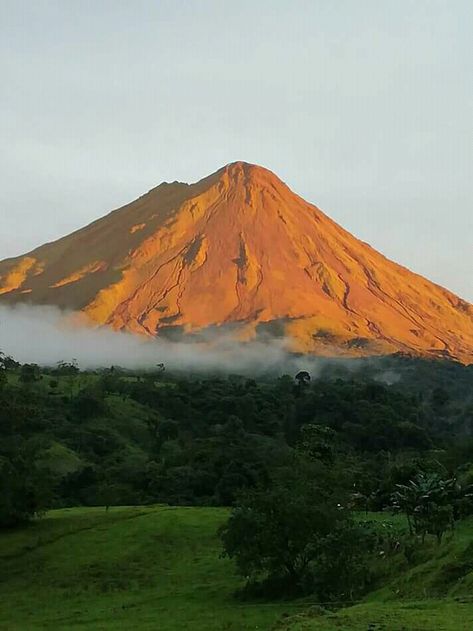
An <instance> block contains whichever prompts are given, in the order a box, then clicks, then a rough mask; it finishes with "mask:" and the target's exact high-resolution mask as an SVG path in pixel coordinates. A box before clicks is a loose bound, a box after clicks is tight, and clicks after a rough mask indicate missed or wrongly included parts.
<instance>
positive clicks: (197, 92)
mask: <svg viewBox="0 0 473 631" xmlns="http://www.w3.org/2000/svg"><path fill="white" fill-rule="evenodd" d="M472 42H473V2H471V0H412V1H411V0H280V1H278V0H239V1H238V2H234V1H233V0H232V1H230V0H193V1H191V0H154V1H151V0H148V1H143V0H141V1H140V0H133V2H130V0H126V1H122V0H80V1H77V0H57V1H55V0H49V1H47V0H0V219H1V223H0V259H1V258H5V257H7V256H13V255H17V254H20V253H23V252H25V251H27V250H29V249H31V248H33V247H34V246H36V245H39V244H41V243H43V242H45V241H50V240H52V239H55V238H57V237H59V236H61V235H63V234H66V233H68V232H70V231H72V230H74V229H76V228H78V227H80V226H82V225H84V224H86V223H88V222H90V221H92V220H93V219H96V218H97V217H99V216H101V215H103V214H105V213H107V212H108V211H110V210H112V209H113V208H115V207H118V206H120V205H122V204H124V203H126V202H127V201H130V200H132V199H134V198H135V197H137V196H138V195H140V194H142V193H143V192H145V191H147V190H149V189H150V188H152V187H153V186H156V185H157V184H159V183H160V182H161V181H163V180H166V181H173V180H181V181H189V182H190V181H195V180H198V179H200V178H201V177H203V176H205V175H207V174H209V173H211V172H213V171H215V170H217V169H218V168H219V167H221V166H222V165H224V164H226V163H228V162H231V161H234V160H246V161H249V162H255V163H258V164H262V165H264V166H266V167H268V168H270V169H272V170H273V171H275V172H276V173H277V174H278V175H279V176H280V177H281V178H282V179H283V180H284V181H286V182H287V183H288V184H289V185H290V186H291V188H292V189H293V190H295V191H296V192H297V193H299V194H300V195H302V196H303V197H304V198H306V199H307V200H308V201H311V202H313V203H316V204H317V205H318V206H320V207H321V208H322V209H323V210H324V211H325V212H326V213H327V214H329V215H330V216H331V217H332V218H334V219H335V220H336V221H338V222H339V223H341V224H342V225H343V226H344V227H345V228H347V229H348V230H350V231H351V232H353V233H354V234H355V235H357V236H358V237H360V238H362V239H363V240H365V241H368V242H369V243H370V244H371V245H373V246H374V247H375V248H377V249H378V250H380V251H382V252H383V253H384V254H386V255H387V256H389V257H390V258H393V259H395V260H397V261H398V262H400V263H403V264H405V265H407V266H408V267H410V268H412V269H413V270H415V271H417V272H419V273H421V274H423V275H425V276H427V277H429V278H431V279H432V280H434V281H436V282H439V283H440V284H443V285H445V286H448V287H449V288H451V289H452V290H454V291H455V292H456V293H458V294H460V295H461V296H463V297H464V298H466V299H469V300H470V301H473V172H472V171H473V168H472V165H473V72H472V70H473V68H472V66H473V43H472Z"/></svg>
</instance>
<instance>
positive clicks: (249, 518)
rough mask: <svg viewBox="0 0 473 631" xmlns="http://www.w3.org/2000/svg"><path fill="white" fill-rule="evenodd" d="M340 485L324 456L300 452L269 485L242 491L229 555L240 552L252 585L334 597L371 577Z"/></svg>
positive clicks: (229, 532)
mask: <svg viewBox="0 0 473 631" xmlns="http://www.w3.org/2000/svg"><path fill="white" fill-rule="evenodd" d="M335 489H336V485H335V484H334V480H333V479H331V477H330V473H329V472H328V470H327V469H326V468H325V467H324V466H323V465H322V464H321V463H310V464H309V463H307V462H306V461H304V460H301V459H299V458H298V459H297V460H296V461H295V462H294V463H293V465H292V466H291V467H290V468H289V469H284V470H281V471H280V472H279V474H278V475H277V477H276V478H275V479H273V480H272V483H271V485H270V486H269V488H262V487H259V488H256V489H253V490H247V491H245V492H244V493H243V494H242V495H241V496H240V498H239V501H238V502H237V505H236V506H235V508H234V509H233V510H232V513H231V515H230V518H229V520H228V522H227V523H226V524H225V525H224V526H223V527H222V528H221V529H220V537H221V539H222V542H223V549H224V555H226V556H228V557H230V558H233V559H235V561H236V564H237V568H238V571H239V572H240V574H241V575H242V576H244V577H246V579H247V583H248V585H249V586H252V585H253V586H254V585H255V584H258V583H259V584H263V585H271V584H272V585H278V587H279V588H281V587H282V588H283V589H284V591H285V592H286V593H287V592H288V591H292V592H301V591H302V592H310V591H314V590H315V591H316V592H317V593H318V594H319V595H323V596H324V597H332V596H335V595H336V594H340V591H343V592H344V593H345V595H346V594H348V592H350V593H353V592H354V591H355V590H356V589H357V585H358V587H359V586H360V585H361V584H362V583H363V581H362V580H361V579H360V572H361V573H364V570H365V565H364V563H363V562H362V556H363V547H364V541H363V538H362V537H360V536H355V535H354V532H353V529H355V528H356V526H355V524H354V523H353V521H352V519H351V515H350V512H349V511H348V510H347V509H346V508H344V506H343V500H342V498H341V496H340V495H339V492H337V491H336V490H335ZM340 500H342V501H340ZM342 542H343V545H342ZM348 550H350V552H348ZM335 567H336V568H337V569H336V571H335V570H334V568H335ZM332 570H334V571H332Z"/></svg>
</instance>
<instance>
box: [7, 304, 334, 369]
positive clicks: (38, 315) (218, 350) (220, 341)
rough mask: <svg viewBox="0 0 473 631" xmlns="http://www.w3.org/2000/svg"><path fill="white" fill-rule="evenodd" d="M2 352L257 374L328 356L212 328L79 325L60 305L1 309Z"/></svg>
mask: <svg viewBox="0 0 473 631" xmlns="http://www.w3.org/2000/svg"><path fill="white" fill-rule="evenodd" d="M0 350H2V351H3V352H4V353H6V354H8V355H11V356H12V357H14V358H15V359H16V360H17V361H20V362H21V363H37V364H40V365H43V366H51V365H54V364H56V363H57V362H59V361H61V360H65V361H70V360H72V359H76V360H77V361H78V363H79V366H80V367H81V368H83V369H86V368H87V369H93V368H102V367H108V366H112V365H115V366H117V365H118V366H122V367H124V368H130V369H137V368H153V367H155V366H156V365H157V364H159V363H164V364H165V366H166V367H167V368H168V369H171V370H180V371H195V372H216V371H219V372H226V373H239V374H245V375H252V374H255V375H256V374H264V373H272V374H291V375H293V374H296V372H297V371H299V370H308V371H309V372H310V373H311V374H312V375H313V376H315V373H318V371H319V370H320V367H321V365H322V362H323V360H321V359H319V358H314V357H307V356H305V357H300V356H296V355H294V354H292V353H290V352H289V351H288V350H287V340H281V339H277V340H276V339H268V340H264V341H251V342H241V341H238V340H236V339H235V337H234V336H232V335H231V334H230V333H225V334H219V333H218V332H212V333H209V334H207V335H205V336H200V337H199V339H198V341H195V342H192V341H186V342H183V341H172V340H167V339H159V338H157V339H149V338H145V337H141V336H138V335H133V334H130V333H122V332H116V331H113V330H112V329H108V328H104V327H101V328H91V327H86V326H83V325H80V324H78V323H77V318H74V314H71V313H65V312H62V311H60V310H58V309H56V308H54V307H32V306H26V305H19V306H16V307H12V308H11V307H4V306H1V307H0Z"/></svg>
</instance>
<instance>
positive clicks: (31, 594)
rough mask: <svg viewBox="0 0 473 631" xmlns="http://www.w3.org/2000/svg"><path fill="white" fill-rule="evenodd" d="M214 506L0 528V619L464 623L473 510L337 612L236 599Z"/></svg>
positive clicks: (147, 624) (83, 624)
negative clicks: (441, 538)
mask: <svg viewBox="0 0 473 631" xmlns="http://www.w3.org/2000/svg"><path fill="white" fill-rule="evenodd" d="M226 514H227V512H226V510H225V509H216V508H170V507H165V506H160V507H149V508H112V509H110V510H109V511H108V512H107V511H105V510H104V509H103V508H80V509H65V510H57V511H51V512H50V513H48V514H47V515H46V516H45V518H44V519H42V520H39V521H35V522H33V523H32V524H31V525H30V526H28V527H27V528H24V529H21V530H17V531H15V532H7V533H4V534H2V536H1V537H0V611H1V619H0V629H1V630H2V631H17V630H18V631H20V630H21V631H29V630H31V631H34V630H36V629H54V630H55V631H56V630H59V631H61V630H63V629H64V630H66V629H76V628H77V629H94V630H95V629H100V630H108V629H110V630H111V629H114V630H115V629H131V628H133V629H136V630H137V631H141V630H147V629H149V630H151V629H153V630H155V629H160V631H174V630H177V629H179V630H180V629H195V630H196V631H198V630H199V629H202V630H204V629H205V630H209V631H211V630H214V629H215V630H217V629H218V630H222V629H234V630H246V629H248V630H249V629H268V630H269V629H279V630H281V631H282V630H287V631H298V630H302V629H307V630H311V631H335V630H339V631H340V630H343V631H368V630H369V631H414V630H418V631H433V630H434V629H435V630H437V629H440V630H444V631H459V630H462V629H464V630H465V631H466V630H469V629H471V628H473V602H471V600H472V599H471V597H470V594H471V593H472V592H473V544H472V543H471V541H472V535H473V520H471V519H470V520H467V521H464V522H462V523H461V524H460V526H459V528H458V530H457V533H456V534H455V536H454V537H453V538H451V539H447V540H446V541H445V543H443V544H442V546H440V547H437V546H436V545H435V544H434V543H432V544H427V548H425V549H421V550H420V551H419V553H418V557H417V558H415V559H414V561H413V563H412V564H411V566H409V565H408V564H407V561H405V559H404V558H403V557H402V555H400V556H399V558H397V560H395V561H394V563H393V562H392V561H390V562H389V563H390V565H389V567H386V568H385V577H384V579H383V584H384V586H383V587H382V588H380V589H377V590H375V591H373V592H372V593H371V594H369V595H368V596H367V598H366V600H365V602H363V603H360V604H358V605H356V606H354V607H349V608H346V609H341V610H339V611H338V612H336V611H330V610H328V609H327V610H326V609H324V608H323V607H318V606H314V605H310V604H309V603H308V602H307V601H292V602H286V603H284V602H279V603H276V602H264V603H257V602H241V601H239V600H238V599H236V598H235V596H234V593H235V590H236V589H237V588H238V586H239V585H240V584H241V581H240V579H239V578H238V577H237V576H236V574H235V571H234V567H233V564H232V563H231V562H229V561H228V560H226V559H222V558H220V556H219V555H220V544H219V541H218V539H217V536H216V531H217V529H218V526H219V525H220V524H221V523H222V522H223V521H224V519H225V517H226Z"/></svg>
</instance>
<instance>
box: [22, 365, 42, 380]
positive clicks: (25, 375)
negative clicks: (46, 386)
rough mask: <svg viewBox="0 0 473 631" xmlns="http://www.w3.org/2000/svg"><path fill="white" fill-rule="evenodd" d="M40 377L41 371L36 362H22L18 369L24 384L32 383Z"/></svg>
mask: <svg viewBox="0 0 473 631" xmlns="http://www.w3.org/2000/svg"><path fill="white" fill-rule="evenodd" d="M39 379H41V372H40V370H39V366H38V365H37V364H23V365H22V367H21V369H20V381H21V382H22V383H24V384H30V383H34V382H35V381H39Z"/></svg>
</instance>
